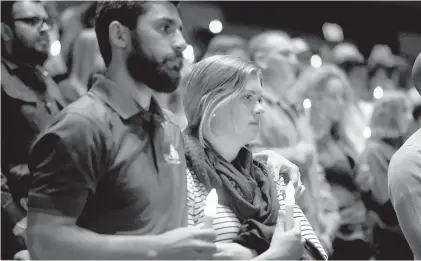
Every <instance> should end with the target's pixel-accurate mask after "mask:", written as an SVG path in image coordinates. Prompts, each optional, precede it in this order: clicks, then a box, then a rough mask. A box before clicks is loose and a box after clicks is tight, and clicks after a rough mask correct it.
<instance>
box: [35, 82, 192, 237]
mask: <svg viewBox="0 0 421 261" xmlns="http://www.w3.org/2000/svg"><path fill="white" fill-rule="evenodd" d="M30 169H31V173H32V174H33V184H32V188H31V190H30V192H29V202H28V206H29V211H33V212H46V213H49V214H53V215H61V216H68V217H77V224H78V225H79V226H81V227H83V228H86V229H89V230H92V231H94V232H97V233H101V234H142V235H144V234H159V233H162V232H166V231H168V230H171V229H175V228H178V227H183V226H187V203H186V201H187V181H186V164H185V159H184V152H183V143H182V137H181V132H180V129H179V128H178V127H177V126H176V125H175V124H173V123H172V122H170V121H169V120H168V118H167V116H166V115H165V114H164V113H163V112H162V110H161V109H160V107H159V105H158V104H157V103H156V101H155V100H154V99H152V101H151V105H150V110H149V111H145V110H143V109H142V108H141V107H140V106H139V105H138V103H137V102H136V101H135V100H134V98H132V97H131V96H130V95H129V94H128V93H125V92H123V90H122V88H119V87H118V86H117V85H116V84H115V83H114V82H112V81H110V80H108V79H106V78H105V77H103V76H98V78H97V81H96V83H95V84H94V86H93V87H92V89H91V90H90V91H89V92H88V94H86V95H85V96H83V97H82V98H80V99H79V100H77V101H76V102H74V103H72V104H71V105H70V106H68V107H67V108H66V109H64V110H63V111H62V112H60V113H59V114H58V115H57V117H56V118H55V120H54V121H53V123H52V125H51V126H50V127H49V129H48V130H47V132H46V133H44V134H43V136H42V137H41V138H40V140H38V141H37V143H36V145H35V146H34V148H33V150H32V153H31V159H30Z"/></svg>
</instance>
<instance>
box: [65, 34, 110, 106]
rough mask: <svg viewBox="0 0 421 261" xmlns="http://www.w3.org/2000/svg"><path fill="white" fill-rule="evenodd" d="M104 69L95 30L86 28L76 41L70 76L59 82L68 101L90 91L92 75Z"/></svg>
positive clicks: (72, 100)
mask: <svg viewBox="0 0 421 261" xmlns="http://www.w3.org/2000/svg"><path fill="white" fill-rule="evenodd" d="M104 69H105V64H104V60H103V59H102V56H101V53H100V51H99V45H98V41H97V38H96V33H95V30H94V29H85V30H84V31H82V32H81V33H80V35H79V37H78V38H77V39H76V41H75V44H74V47H73V57H72V67H71V68H70V71H69V77H68V78H67V79H66V80H64V81H62V82H60V84H59V87H60V90H61V92H62V93H63V95H64V96H65V98H66V102H67V103H71V102H74V101H75V100H77V99H78V98H79V97H80V96H82V95H84V94H85V93H86V92H87V91H88V87H89V86H88V81H89V79H90V77H91V76H92V75H93V74H95V73H100V72H102V71H104Z"/></svg>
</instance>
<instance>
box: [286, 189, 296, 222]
mask: <svg viewBox="0 0 421 261" xmlns="http://www.w3.org/2000/svg"><path fill="white" fill-rule="evenodd" d="M294 207H295V188H294V185H292V183H291V182H288V184H287V185H286V187H285V230H290V229H292V228H293V227H294Z"/></svg>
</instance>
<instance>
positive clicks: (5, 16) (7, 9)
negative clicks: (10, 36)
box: [1, 1, 16, 25]
mask: <svg viewBox="0 0 421 261" xmlns="http://www.w3.org/2000/svg"><path fill="white" fill-rule="evenodd" d="M15 3H16V1H1V22H2V23H5V24H9V25H10V24H11V23H12V21H13V16H12V13H13V12H12V11H13V5H14V4H15Z"/></svg>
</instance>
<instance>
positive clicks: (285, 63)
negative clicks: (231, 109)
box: [249, 31, 338, 251]
mask: <svg viewBox="0 0 421 261" xmlns="http://www.w3.org/2000/svg"><path fill="white" fill-rule="evenodd" d="M249 51H250V56H251V59H252V60H253V61H254V62H256V64H257V65H258V66H259V67H260V68H262V73H263V79H264V86H265V88H264V89H263V107H264V109H265V113H264V114H263V115H262V116H261V121H260V124H261V129H260V130H261V131H260V133H259V135H258V137H257V139H256V140H255V141H253V142H252V143H251V144H250V148H251V149H252V150H253V151H255V152H256V151H260V150H264V149H269V150H273V151H275V152H277V153H280V154H281V155H283V156H284V157H286V158H287V159H288V160H291V161H292V162H293V163H295V164H296V165H297V166H298V167H299V169H300V171H301V173H303V183H304V185H305V187H306V188H307V189H306V192H305V193H304V195H303V197H302V199H300V203H299V205H300V207H302V208H303V211H304V213H305V214H306V216H307V218H308V219H309V221H310V224H311V225H312V226H313V228H314V230H315V231H316V233H317V235H318V236H319V238H320V239H321V241H322V243H323V244H324V246H325V248H326V249H327V250H328V251H329V250H330V249H331V242H329V236H327V234H322V233H321V232H322V229H321V226H322V224H321V222H323V221H322V220H320V217H319V213H321V212H323V213H324V210H320V209H319V207H320V208H325V207H326V206H329V210H328V212H329V213H332V216H331V217H332V220H330V219H329V222H331V223H332V224H335V223H336V221H334V220H337V219H338V215H337V213H336V210H335V209H336V207H335V200H334V199H333V198H330V200H327V198H329V191H328V190H327V191H326V190H324V189H322V188H321V187H320V185H321V184H320V182H319V178H318V176H319V175H318V174H317V173H318V168H317V162H318V160H317V155H316V150H315V142H314V139H313V134H312V132H311V128H310V126H309V123H308V121H307V119H306V117H305V115H304V111H303V110H301V108H302V105H300V106H298V107H297V106H296V104H292V103H291V102H290V101H289V99H288V98H287V94H288V93H294V92H295V83H296V76H297V70H298V68H297V57H296V54H295V51H294V45H293V42H292V40H291V38H290V37H289V35H287V34H286V33H285V32H282V31H266V32H263V33H261V34H258V35H256V36H254V37H252V39H251V40H250V42H249ZM322 191H323V192H322ZM324 192H326V193H324ZM322 194H325V196H326V197H327V198H326V200H325V201H324V202H329V203H328V204H326V205H323V206H320V205H319V204H323V202H322V200H321V199H322ZM335 213H336V214H335ZM325 220H327V219H325ZM328 230H330V228H329V229H328ZM327 233H331V232H327Z"/></svg>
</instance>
